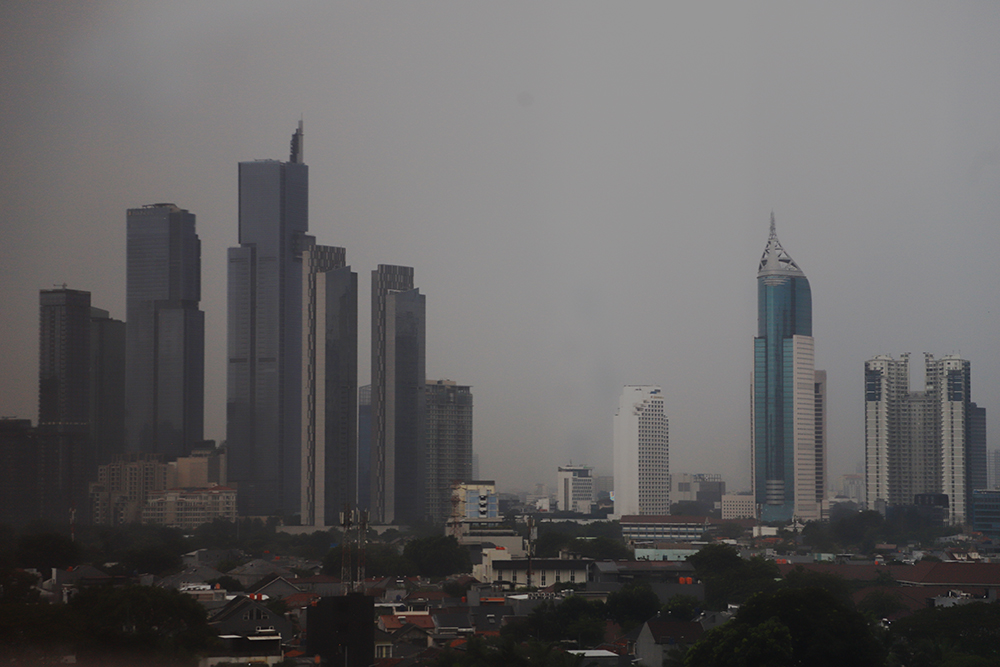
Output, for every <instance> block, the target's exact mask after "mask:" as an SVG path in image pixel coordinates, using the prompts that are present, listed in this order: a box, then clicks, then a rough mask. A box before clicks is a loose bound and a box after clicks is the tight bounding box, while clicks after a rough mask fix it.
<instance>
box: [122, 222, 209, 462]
mask: <svg viewBox="0 0 1000 667" xmlns="http://www.w3.org/2000/svg"><path fill="white" fill-rule="evenodd" d="M126 221H127V246H128V247H127V250H128V258H127V273H126V283H125V304H126V312H125V320H126V322H127V323H128V331H127V334H126V348H125V349H126V352H125V354H126V379H125V384H126V398H125V406H126V419H127V422H126V424H127V426H126V437H127V439H128V446H129V449H130V450H132V451H134V452H141V453H155V454H162V455H163V456H164V457H166V458H175V457H177V456H183V455H184V454H187V453H188V452H190V451H191V449H192V448H194V447H195V446H197V445H198V443H200V442H201V441H202V439H203V437H204V436H203V425H204V416H205V314H204V313H203V312H202V311H201V310H200V308H199V303H200V301H201V241H200V240H199V239H198V235H197V233H196V232H195V216H194V215H193V214H191V213H189V212H188V211H186V210H184V209H182V208H179V207H178V206H176V205H174V204H151V205H148V206H143V207H142V208H131V209H129V210H128V214H127V216H126Z"/></svg>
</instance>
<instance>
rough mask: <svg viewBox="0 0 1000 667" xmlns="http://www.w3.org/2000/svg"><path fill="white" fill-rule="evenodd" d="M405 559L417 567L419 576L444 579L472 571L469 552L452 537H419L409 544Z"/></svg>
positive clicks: (404, 549)
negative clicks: (451, 575) (450, 575)
mask: <svg viewBox="0 0 1000 667" xmlns="http://www.w3.org/2000/svg"><path fill="white" fill-rule="evenodd" d="M403 558H405V559H407V560H409V561H410V562H412V563H413V564H414V565H415V566H416V571H417V574H419V575H421V576H425V577H444V576H447V575H449V574H458V573H463V572H471V571H472V561H471V560H470V559H469V550H468V549H467V548H466V547H464V546H462V545H461V544H459V543H458V540H456V539H455V538H454V537H453V536H451V535H447V536H445V535H434V536H431V537H419V538H417V539H415V540H410V541H409V542H407V544H406V546H405V547H404V548H403Z"/></svg>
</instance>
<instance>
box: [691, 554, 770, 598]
mask: <svg viewBox="0 0 1000 667" xmlns="http://www.w3.org/2000/svg"><path fill="white" fill-rule="evenodd" d="M688 562H689V563H691V564H692V565H694V568H695V571H696V572H697V573H698V577H699V578H700V579H701V580H702V581H703V582H704V583H705V605H706V606H707V607H708V608H710V609H724V608H725V606H726V604H728V603H730V602H737V603H738V602H743V601H744V600H746V599H747V598H749V597H750V596H751V595H753V594H754V593H757V592H759V591H763V590H766V589H768V588H771V587H773V586H774V582H775V579H777V578H778V576H779V574H780V572H779V571H778V566H777V565H775V564H774V563H773V562H771V561H768V560H764V559H762V558H750V559H748V560H744V559H743V558H740V554H739V552H737V551H736V549H734V548H733V547H731V546H729V545H727V544H709V545H707V546H705V547H702V549H701V550H700V551H699V552H698V553H696V554H694V555H693V556H689V557H688Z"/></svg>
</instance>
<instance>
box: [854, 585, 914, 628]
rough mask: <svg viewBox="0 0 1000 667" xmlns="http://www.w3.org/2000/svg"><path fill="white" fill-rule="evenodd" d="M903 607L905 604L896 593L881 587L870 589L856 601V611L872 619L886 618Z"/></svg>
mask: <svg viewBox="0 0 1000 667" xmlns="http://www.w3.org/2000/svg"><path fill="white" fill-rule="evenodd" d="M903 609H906V605H905V604H903V600H902V599H900V597H899V594H898V593H893V592H890V591H887V590H884V589H881V588H876V589H874V590H872V591H871V592H870V593H868V594H867V595H865V597H864V599H862V600H861V602H859V603H858V611H860V612H861V613H862V614H864V615H865V617H866V618H868V619H869V620H872V621H877V620H879V619H883V618H886V617H888V616H891V615H892V614H895V613H896V612H897V611H902V610H903Z"/></svg>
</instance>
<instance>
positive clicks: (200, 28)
mask: <svg viewBox="0 0 1000 667" xmlns="http://www.w3.org/2000/svg"><path fill="white" fill-rule="evenodd" d="M0 12H2V13H3V19H4V20H3V21H2V22H0V25H2V26H3V27H2V28H0V30H2V32H3V37H4V39H3V40H0V51H2V53H3V57H4V62H6V63H9V69H8V70H7V74H6V75H5V77H4V79H3V81H2V83H0V86H2V87H3V90H2V92H3V93H4V95H3V99H5V100H7V104H5V105H2V106H0V114H2V116H3V120H4V125H5V127H8V128H10V132H7V133H4V136H3V137H2V138H0V149H2V150H3V151H4V154H5V155H8V156H9V159H8V161H7V163H6V165H5V166H4V167H3V169H4V172H3V177H2V178H0V199H2V200H3V201H4V203H5V222H4V225H3V228H2V233H3V235H4V241H5V243H4V244H2V247H0V271H2V274H0V275H2V279H0V294H2V295H3V297H4V302H5V304H7V306H8V307H7V308H6V309H5V312H4V314H3V316H2V318H3V319H2V320H0V330H2V331H3V336H4V340H5V342H6V343H7V344H8V346H9V349H10V354H8V355H5V357H4V359H3V360H0V377H2V378H3V380H4V382H3V383H2V388H0V409H2V414H4V415H17V416H20V417H23V418H29V419H32V420H34V419H35V418H36V416H37V415H36V410H37V405H36V396H37V386H36V383H37V369H36V368H35V364H36V362H37V358H38V350H37V345H38V341H37V300H36V296H35V295H36V294H37V293H38V290H40V289H45V288H48V287H51V286H52V285H53V284H63V283H66V284H68V286H69V287H71V288H75V289H82V290H88V291H91V292H92V293H93V301H94V303H97V304H99V305H100V306H101V307H102V308H106V309H107V310H108V311H109V312H110V315H111V317H112V318H116V319H124V317H125V264H126V251H125V246H126V240H125V233H124V224H125V221H124V220H123V216H122V212H123V211H124V210H126V209H128V208H134V207H137V206H142V205H143V204H146V203H149V202H163V201H174V202H177V203H178V204H180V205H183V206H184V208H187V209H188V210H190V211H193V212H195V213H197V215H198V232H199V236H200V238H201V242H202V256H203V281H202V284H203V294H202V297H203V298H202V309H203V311H204V312H205V330H206V420H205V437H206V438H209V439H214V440H217V441H220V440H222V439H224V438H225V437H226V428H225V421H226V417H225V413H226V408H225V404H226V364H227V361H226V356H227V353H226V319H227V316H226V273H227V268H226V267H227V262H226V249H227V248H228V247H230V246H232V245H234V230H235V228H236V225H237V219H238V209H239V204H238V200H237V198H236V197H235V196H234V193H235V192H236V191H237V188H238V170H237V167H236V164H237V163H238V162H240V161H248V160H254V159H257V158H261V157H272V156H273V157H278V156H282V154H283V153H284V151H285V148H286V146H287V134H286V133H287V130H286V129H283V128H288V127H289V126H290V125H291V124H292V123H294V122H295V121H297V120H298V119H299V118H300V117H301V116H303V115H304V116H305V120H306V122H307V123H308V124H309V127H310V146H309V151H308V156H309V157H308V162H309V165H310V180H311V182H312V185H313V187H312V189H311V192H310V203H311V211H312V213H311V220H310V228H311V233H314V234H316V236H317V237H319V238H322V239H325V240H328V241H329V242H330V243H334V244H336V245H338V246H344V247H347V248H348V249H349V250H350V253H351V263H352V264H353V265H354V266H355V267H358V269H359V271H367V270H369V269H371V268H372V267H374V266H376V265H377V264H378V263H380V262H386V263H394V264H399V265H406V266H413V267H416V270H417V272H418V275H419V277H420V287H421V291H426V293H427V294H429V295H431V300H430V301H429V302H428V304H427V307H428V313H427V316H428V318H427V321H428V332H427V376H428V377H432V378H454V379H456V380H458V381H461V382H465V383H468V384H470V385H473V386H474V388H475V392H476V402H477V407H476V411H477V412H476V448H477V451H478V452H479V453H480V460H481V469H482V472H481V474H482V475H483V476H484V477H486V478H488V479H496V480H497V481H498V484H499V486H500V488H501V489H504V490H506V489H508V488H510V487H511V486H514V485H516V486H520V487H522V488H530V487H531V485H532V484H531V483H532V482H533V481H540V482H545V483H546V484H550V483H551V479H552V477H551V471H552V470H555V468H556V466H558V465H559V464H561V463H564V462H565V461H567V460H573V461H574V462H581V463H587V464H588V465H593V466H595V468H596V469H597V470H598V471H600V472H607V471H609V470H610V468H611V453H610V450H611V444H610V443H611V442H612V427H611V424H610V420H609V419H608V418H607V415H609V414H610V413H612V412H613V410H614V408H615V406H616V404H617V399H618V394H619V392H620V390H621V387H622V386H624V385H626V384H634V383H651V384H654V383H655V384H659V385H661V386H662V388H663V393H664V397H665V402H666V406H667V408H666V409H667V412H668V414H670V415H671V416H672V420H671V460H672V467H673V468H674V469H675V470H679V471H691V472H698V471H708V472H719V473H721V474H723V475H724V477H725V479H727V481H730V486H729V488H730V489H731V490H732V491H738V490H741V489H742V488H746V487H747V486H748V484H749V478H748V476H747V475H746V471H747V470H749V455H748V453H749V437H748V424H749V417H750V405H751V402H750V382H751V378H752V359H751V358H750V355H749V354H748V353H747V341H748V339H749V338H750V337H752V335H753V332H754V330H755V311H754V307H753V304H754V286H753V285H752V284H748V283H749V281H748V280H747V276H748V274H749V273H750V272H751V271H753V267H754V266H755V264H756V261H757V259H758V258H759V253H760V242H761V239H762V236H763V235H764V234H765V233H766V232H765V229H766V226H767V216H768V215H769V213H770V211H771V210H774V212H775V213H776V215H777V217H778V219H779V222H780V224H781V237H782V241H783V242H784V243H785V244H786V245H787V247H789V248H791V249H793V250H794V253H793V254H794V257H795V259H796V260H797V261H798V262H800V263H801V265H802V266H804V267H807V269H808V274H809V279H810V281H811V282H812V286H813V290H814V297H815V299H816V302H817V304H819V303H822V304H823V307H822V309H818V310H817V312H816V313H814V325H815V329H816V331H817V332H822V335H821V337H820V339H818V340H819V341H820V342H821V345H819V346H818V347H817V350H816V354H817V358H816V366H817V367H819V368H825V369H826V370H827V379H828V394H829V408H828V414H829V456H830V460H829V472H830V477H831V478H836V477H838V476H839V475H840V474H842V473H844V472H853V471H854V470H855V466H856V464H858V463H860V462H861V461H862V460H863V455H864V454H863V450H864V405H863V400H862V397H861V396H860V390H859V387H860V386H861V384H862V382H863V378H862V371H861V369H862V367H863V362H864V360H866V359H869V358H871V356H872V355H873V354H877V353H884V352H891V351H898V350H912V351H913V352H914V353H920V352H923V351H934V352H935V353H937V354H942V355H943V354H948V353H955V354H960V355H961V356H962V357H963V358H965V359H968V360H970V362H971V363H972V364H973V366H974V368H975V373H974V374H973V377H972V385H973V386H972V393H973V395H974V396H976V398H977V402H978V403H979V404H980V405H983V406H984V407H986V409H987V412H988V413H994V414H1000V412H998V410H1000V395H998V392H996V390H995V389H994V388H995V387H996V386H998V385H1000V359H998V358H996V356H995V355H994V354H993V353H992V350H993V348H994V347H995V339H996V331H997V329H998V328H1000V312H998V310H997V309H996V307H995V297H994V296H993V294H992V289H993V286H994V285H995V284H997V282H998V281H1000V267H998V266H996V263H995V262H994V261H993V258H992V249H993V248H996V247H1000V225H997V224H996V221H997V219H998V218H1000V187H998V185H1000V137H998V136H997V134H996V131H995V118H996V117H998V116H1000V86H998V84H997V82H996V76H995V66H994V63H995V62H997V61H998V60H1000V46H998V45H997V44H996V40H995V34H996V31H997V29H998V26H1000V8H998V7H995V6H993V5H991V4H981V3H980V4H977V3H971V2H969V3H965V2H963V3H958V4H952V5H947V6H944V5H940V6H935V5H920V6H914V5H912V3H901V2H889V3H886V4H883V5H879V6H878V7H870V8H867V9H866V10H865V11H864V12H861V11H860V10H859V9H858V8H856V7H850V6H793V5H788V4H778V3H763V4H759V5H756V6H752V7H748V6H743V5H740V4H737V3H733V4H728V5H725V6H724V8H720V7H718V6H716V7H714V8H713V7H708V6H700V5H699V6H691V7H670V6H664V7H653V6H632V7H614V8H612V7H604V6H601V5H598V4H588V3H584V4H576V5H570V4H566V3H554V4H552V5H546V6H539V5H533V4H530V3H520V2H516V1H515V2H512V3H509V4H508V3H505V4H504V5H503V6H490V7H478V6H465V7H460V8H456V7H455V6H453V5H446V4H443V3H435V2H429V3H422V4H421V5H420V6H419V7H418V6H412V7H411V6H405V7H393V8H391V9H389V8H387V7H380V6H378V5H375V4H362V5H358V6H350V7H348V6H336V7H323V6H320V5H319V4H310V3H304V4H303V5H301V6H298V7H296V9H295V10H294V11H285V10H283V9H282V8H279V7H276V6H269V5H266V4H263V3H262V4H254V3H249V4H246V3H244V4H241V5H239V6H237V5H235V4H233V5H230V4H227V3H225V2H223V3H220V4H218V5H215V6H213V7H211V8H209V7H203V6H199V5H195V4H186V3H181V4H180V5H169V6H152V5H145V4H138V5H134V6H129V7H123V6H121V5H117V4H112V3H103V2H97V3H93V4H90V5H88V6H86V7H82V6H81V7H74V8H72V9H66V10H65V11H62V12H52V11H51V8H48V7H46V6H45V4H44V3H28V2H21V1H20V0H13V2H11V3H5V6H4V8H3V9H2V10H0ZM168 36H169V37H168ZM806 36H808V38H806ZM595 40H596V41H595ZM595 43H600V44H601V45H602V48H600V49H595V48H594V44H595ZM256 45H262V46H260V47H259V48H258V47H257V46H256ZM362 53H365V54H378V55H377V56H374V57H371V58H360V57H358V54H362ZM367 283H368V281H367V280H362V281H360V285H359V290H360V293H359V300H360V303H361V304H362V309H363V310H367V306H366V305H365V304H366V303H368V300H369V289H370V287H369V285H368V284H367ZM956 295H961V298H957V296H956ZM928 313H933V314H934V315H933V317H928ZM359 315H360V317H362V318H366V316H367V315H366V313H364V312H362V313H360V314H359ZM369 344H370V343H369V341H368V340H367V337H365V336H362V338H361V340H360V341H359V357H360V358H361V359H365V358H366V357H367V356H368V346H369ZM367 366H368V365H367V364H360V365H359V376H360V377H359V383H367V382H369V381H370V378H368V377H366V376H367V375H368V374H369V369H368V368H367ZM919 374H920V373H919V369H917V372H916V375H917V376H919ZM914 383H915V384H916V385H917V386H919V384H920V378H919V377H915V378H914Z"/></svg>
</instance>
